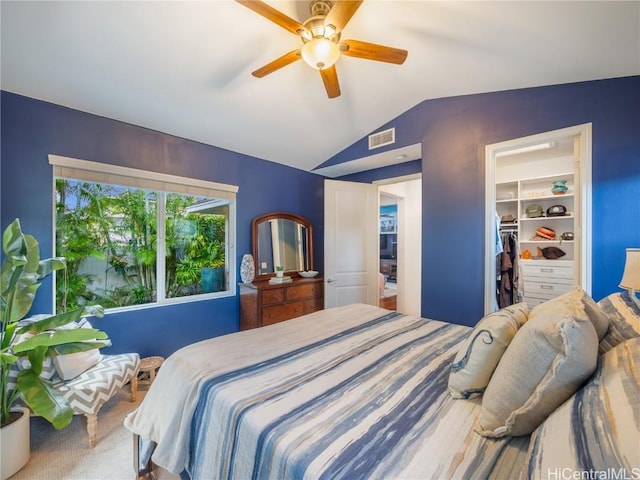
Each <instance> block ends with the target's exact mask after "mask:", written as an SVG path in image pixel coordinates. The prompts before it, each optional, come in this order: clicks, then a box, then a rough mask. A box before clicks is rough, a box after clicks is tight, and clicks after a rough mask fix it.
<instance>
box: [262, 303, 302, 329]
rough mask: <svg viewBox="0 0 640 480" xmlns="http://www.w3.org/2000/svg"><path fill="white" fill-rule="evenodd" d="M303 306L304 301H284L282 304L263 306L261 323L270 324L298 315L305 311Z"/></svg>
mask: <svg viewBox="0 0 640 480" xmlns="http://www.w3.org/2000/svg"><path fill="white" fill-rule="evenodd" d="M304 308H305V305H304V302H293V303H286V304H284V305H274V306H272V307H264V308H263V309H262V325H271V324H273V323H278V322H282V321H284V320H290V319H292V318H296V317H299V316H300V315H303V314H304V313H305V311H304Z"/></svg>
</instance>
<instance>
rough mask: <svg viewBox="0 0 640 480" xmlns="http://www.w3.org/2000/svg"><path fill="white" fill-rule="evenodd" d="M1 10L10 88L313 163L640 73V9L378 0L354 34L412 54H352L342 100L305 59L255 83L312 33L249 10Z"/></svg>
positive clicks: (30, 5) (295, 7) (109, 5)
mask: <svg viewBox="0 0 640 480" xmlns="http://www.w3.org/2000/svg"><path fill="white" fill-rule="evenodd" d="M267 3H269V4H270V5H271V6H273V7H274V8H277V9H279V10H281V11H282V12H283V13H285V14H286V15H288V16H290V17H292V18H294V19H296V20H298V21H301V22H302V21H304V20H305V19H306V18H307V17H308V16H309V15H308V11H307V8H308V2H306V1H305V2H294V1H268V2H267ZM1 9H2V10H1V41H2V42H1V48H2V50H1V55H2V57H1V58H2V65H1V67H2V70H1V86H2V89H3V90H5V91H9V92H13V93H18V94H21V95H26V96H29V97H33V98H37V99H41V100H45V101H49V102H53V103H56V104H60V105H64V106H68V107H71V108H75V109H78V110H82V111H85V112H90V113H94V114H98V115H101V116H104V117H108V118H113V119H116V120H121V121H124V122H128V123H132V124H135V125H140V126H143V127H147V128H150V129H154V130H158V131H161V132H165V133H169V134H172V135H177V136H180V137H184V138H187V139H191V140H196V141H199V142H203V143H206V144H210V145H216V146H219V147H222V148H226V149H229V150H233V151H236V152H240V153H244V154H247V155H252V156H255V157H258V158H263V159H266V160H271V161H274V162H278V163H282V164H286V165H291V166H294V167H297V168H301V169H304V170H311V169H312V168H314V167H315V166H317V165H319V164H320V163H322V162H324V161H325V160H327V159H328V158H330V157H332V156H333V155H335V154H336V153H338V152H340V151H341V150H343V149H345V148H346V147H348V146H349V145H351V144H352V143H353V142H355V141H357V140H358V139H360V138H362V137H364V136H366V135H368V134H369V133H371V132H372V131H374V130H375V129H377V128H378V127H380V126H381V125H383V124H384V123H386V122H388V121H390V120H391V119H393V118H394V117H396V116H398V115H400V114H402V113H403V112H405V111H407V110H408V109H410V108H411V107H413V106H415V105H417V104H419V103H420V102H422V101H423V100H427V99H434V98H440V97H447V96H455V95H463V94H473V93H483V92H490V91H498V90H507V89H515V88H523V87H534V86H541V85H551V84H559V83H568V82H578V81H584V80H596V79H604V78H613V77H622V76H629V75H638V74H640V3H639V2H637V1H625V2H613V1H602V2H599V1H585V2H580V1H495V2H494V1H467V2H459V1H398V0H394V1H391V0H389V1H380V0H365V2H364V3H363V4H362V5H361V6H360V8H359V9H358V11H357V12H356V13H355V15H354V16H353V18H352V19H351V21H350V22H349V23H348V24H347V26H346V28H345V29H344V32H343V35H342V38H343V39H351V38H353V39H358V40H363V41H367V42H371V43H378V44H383V45H389V46H394V47H398V48H403V49H406V50H408V51H409V55H408V58H407V60H406V62H405V63H404V64H403V65H392V64H386V63H380V62H374V61H368V60H362V59H359V58H352V57H343V58H341V59H340V60H339V61H338V63H337V65H336V68H337V72H338V78H339V81H340V87H341V90H342V95H341V96H340V97H338V98H335V99H329V98H327V95H326V93H325V90H324V87H323V84H322V81H321V79H320V75H319V74H318V72H317V71H315V70H312V69H311V68H310V67H308V66H307V65H306V64H304V63H303V62H295V63H294V64H291V65H289V66H287V67H285V68H282V69H281V70H278V71H276V72H274V73H272V74H271V75H268V76H266V77H264V78H262V79H258V78H254V77H253V76H252V75H251V72H252V71H254V70H256V69H257V68H259V67H261V66H263V65H265V64H266V63H268V62H270V61H271V60H274V59H275V58H276V57H279V56H280V55H283V54H284V53H286V52H288V51H290V50H293V49H295V48H297V47H299V46H300V40H299V39H298V38H297V37H296V36H295V35H292V34H291V33H289V32H287V31H286V30H284V29H282V28H280V27H279V26H277V25H275V24H274V23H271V22H270V21H268V20H266V19H265V18H263V17H261V16H259V15H257V14H256V13H254V12H252V11H251V10H249V9H247V8H245V7H244V6H242V5H240V4H238V3H236V2H234V1H230V0H229V1H227V0H224V1H222V0H221V1H211V2H207V1H198V2H186V1H184V2H183V1H173V2H171V1H162V2H154V1H141V2H134V1H118V2H116V1H113V2H75V1H72V2H60V1H46V2H31V1H29V2H22V1H21V2H12V1H5V0H3V1H2V2H1Z"/></svg>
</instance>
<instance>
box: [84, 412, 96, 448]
mask: <svg viewBox="0 0 640 480" xmlns="http://www.w3.org/2000/svg"><path fill="white" fill-rule="evenodd" d="M85 417H87V433H88V434H89V446H90V447H91V448H93V447H95V446H96V442H97V440H98V414H97V413H94V414H93V415H89V414H85Z"/></svg>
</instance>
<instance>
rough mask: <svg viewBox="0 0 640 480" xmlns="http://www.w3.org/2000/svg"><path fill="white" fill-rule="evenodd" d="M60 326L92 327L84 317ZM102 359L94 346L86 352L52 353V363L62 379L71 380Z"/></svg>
mask: <svg viewBox="0 0 640 480" xmlns="http://www.w3.org/2000/svg"><path fill="white" fill-rule="evenodd" d="M61 328H63V329H64V328H66V329H73V328H93V327H92V326H91V323H89V321H88V320H87V319H85V318H83V319H80V320H78V322H77V323H76V322H73V323H70V324H68V325H65V326H63V327H61ZM100 360H102V355H101V354H100V350H98V349H97V348H94V349H93V350H87V351H86V352H76V353H68V354H66V355H54V356H53V364H54V365H55V367H56V371H57V372H58V376H59V377H60V378H61V379H63V380H71V379H73V378H76V377H77V376H78V375H80V374H81V373H83V372H86V371H87V370H89V369H90V368H91V367H93V366H94V365H96V364H98V362H100Z"/></svg>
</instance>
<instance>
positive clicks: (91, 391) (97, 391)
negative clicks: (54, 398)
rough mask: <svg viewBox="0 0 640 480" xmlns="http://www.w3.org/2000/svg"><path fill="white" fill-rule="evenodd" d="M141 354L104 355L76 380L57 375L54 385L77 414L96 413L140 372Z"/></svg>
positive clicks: (53, 380)
mask: <svg viewBox="0 0 640 480" xmlns="http://www.w3.org/2000/svg"><path fill="white" fill-rule="evenodd" d="M139 365H140V356H139V355H138V354H137V353H122V354H119V355H102V360H101V361H100V363H98V364H97V365H95V366H94V367H92V368H90V369H89V370H87V371H86V372H84V373H82V374H80V375H78V376H77V377H75V378H74V379H73V380H67V381H64V380H61V379H60V378H59V377H58V376H54V377H53V378H52V379H51V380H52V382H53V387H54V388H55V389H56V390H57V391H58V392H59V393H60V394H61V395H62V396H63V397H64V398H66V399H67V400H68V401H69V403H70V405H71V408H73V413H74V414H85V415H92V414H94V413H97V412H98V410H100V407H102V405H104V404H105V402H106V401H107V400H109V399H110V398H111V397H112V396H113V395H114V394H115V393H116V392H117V391H118V389H120V388H121V387H123V386H124V385H125V384H126V383H127V382H129V381H130V380H131V379H132V378H133V376H134V375H137V373H138V366H139Z"/></svg>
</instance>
